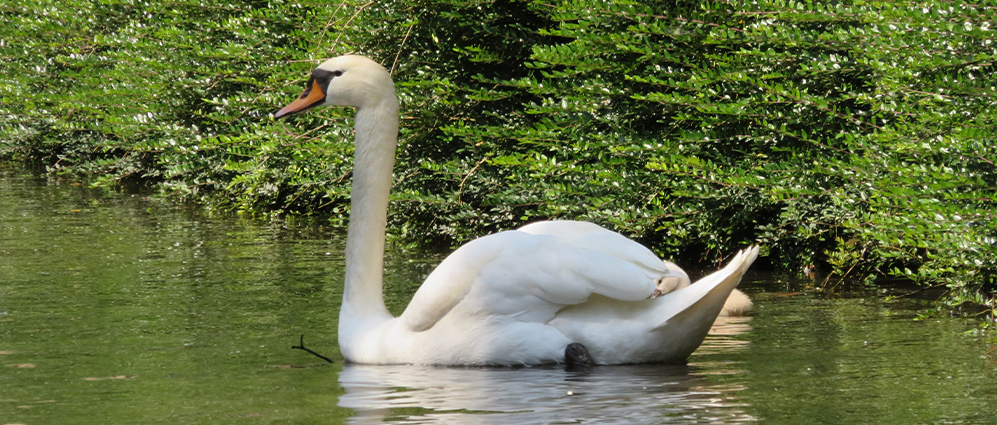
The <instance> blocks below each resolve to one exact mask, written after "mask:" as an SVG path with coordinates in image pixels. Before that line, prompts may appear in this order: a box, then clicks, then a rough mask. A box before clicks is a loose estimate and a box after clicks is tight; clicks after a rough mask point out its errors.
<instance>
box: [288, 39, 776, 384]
mask: <svg viewBox="0 0 997 425" xmlns="http://www.w3.org/2000/svg"><path fill="white" fill-rule="evenodd" d="M326 105H339V106H352V107H355V108H357V114H356V122H355V127H356V157H355V163H354V171H353V188H352V192H351V202H352V203H351V210H350V226H349V231H348V233H347V238H346V278H345V289H344V293H343V306H342V310H341V311H340V314H339V346H340V349H341V351H342V354H343V357H345V358H346V360H347V361H350V362H356V363H371V364H405V363H410V364H433V365H532V364H540V363H554V362H563V361H565V360H566V357H565V353H566V351H570V350H566V348H567V347H568V346H569V345H572V346H573V347H575V348H578V347H579V346H578V345H577V343H580V344H582V345H583V346H584V347H583V348H582V351H583V352H584V351H585V348H587V354H590V355H591V358H593V359H594V362H595V363H598V364H621V363H642V362H677V361H682V360H684V359H685V358H686V357H688V356H689V354H691V353H692V352H693V351H694V350H695V349H696V348H697V347H698V346H699V344H700V343H701V342H702V341H703V339H704V338H705V336H706V334H707V331H709V329H710V326H711V325H712V324H713V321H714V320H715V319H716V317H717V315H718V314H719V312H720V309H721V307H722V306H723V304H724V301H725V300H726V299H727V296H728V295H729V294H730V293H731V291H732V290H733V289H734V287H735V286H737V283H738V282H739V281H740V279H741V275H742V274H743V273H744V271H745V270H747V268H748V266H749V265H750V264H751V262H752V261H754V259H755V257H756V256H757V253H758V248H757V247H752V248H749V249H747V250H744V251H742V252H740V253H739V254H737V256H736V257H735V258H734V259H733V260H732V261H731V262H730V264H728V265H727V267H725V268H724V269H723V270H720V271H718V272H716V273H714V274H712V275H710V276H707V277H706V278H704V279H702V280H700V281H698V282H696V283H695V284H692V285H690V286H687V287H685V288H682V289H678V290H675V291H673V292H670V293H668V294H665V295H663V296H661V297H658V298H655V299H648V298H649V296H650V295H651V293H652V292H653V291H654V289H655V281H656V280H657V279H660V278H662V277H667V276H670V275H673V274H674V272H672V271H670V270H669V268H668V267H667V266H666V264H665V263H663V262H662V261H661V260H659V259H658V258H657V257H655V255H654V254H653V253H651V251H649V250H648V249H647V248H645V247H643V246H641V245H640V244H637V243H635V242H633V241H630V240H629V239H627V238H625V237H623V236H622V235H619V234H617V233H614V232H611V231H609V230H606V229H603V228H602V227H599V226H597V225H595V224H591V223H584V222H576V221H548V222H540V223H533V224H530V225H527V226H525V227H522V228H520V229H519V230H514V231H506V232H501V233H497V234H494V235H490V236H486V237H483V238H480V239H477V240H474V241H471V242H470V243H468V244H466V245H464V246H462V247H461V248H459V249H457V251H455V252H454V253H453V254H451V255H450V256H449V257H447V258H446V259H445V260H444V261H443V262H442V263H441V264H440V265H439V267H438V268H437V269H436V270H435V271H433V272H432V273H431V274H430V275H429V277H428V278H426V281H425V282H424V283H423V284H422V287H420V288H419V290H418V291H417V292H416V294H415V296H414V297H413V298H412V301H411V303H410V304H409V305H408V307H407V308H406V309H405V311H404V313H402V315H401V316H400V317H398V318H394V317H392V316H391V314H389V313H388V311H387V309H386V308H385V306H384V299H383V295H382V287H381V286H382V281H381V279H382V267H383V259H384V231H385V225H386V220H387V208H388V195H389V192H390V190H391V172H392V167H393V164H394V157H395V148H396V143H397V135H398V100H397V97H396V96H395V91H394V85H393V84H392V82H391V77H390V75H389V74H388V72H387V71H386V70H385V69H384V68H383V67H381V66H380V65H378V64H377V63H375V62H373V61H371V60H369V59H366V58H363V57H360V56H341V57H337V58H334V59H331V60H329V61H327V62H325V63H323V64H322V65H320V66H319V67H318V68H316V69H315V70H314V71H312V75H311V78H309V80H308V83H307V87H306V89H305V92H304V93H303V94H302V95H301V96H300V97H299V98H298V99H297V100H295V101H294V102H292V103H291V104H290V105H288V106H286V107H284V108H283V109H281V110H280V111H278V112H277V113H276V114H275V117H277V118H279V117H283V116H286V115H288V114H291V113H295V112H300V111H304V110H307V109H310V108H312V107H316V106H326ZM576 351H577V350H576ZM572 358H573V357H572V356H569V358H568V359H567V360H571V359H572Z"/></svg>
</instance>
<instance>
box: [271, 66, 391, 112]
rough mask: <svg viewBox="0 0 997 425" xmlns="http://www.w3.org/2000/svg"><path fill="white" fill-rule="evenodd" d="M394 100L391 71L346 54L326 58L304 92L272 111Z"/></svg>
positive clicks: (365, 105) (363, 105) (371, 104)
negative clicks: (281, 107) (288, 103)
mask: <svg viewBox="0 0 997 425" xmlns="http://www.w3.org/2000/svg"><path fill="white" fill-rule="evenodd" d="M384 101H391V102H395V103H397V98H395V87H394V84H392V83H391V75H389V74H388V71H387V70H385V69H384V67H383V66H381V65H380V64H378V63H377V62H374V61H372V60H370V59H367V58H365V57H363V56H354V55H346V56H340V57H337V58H332V59H329V60H327V61H326V62H325V63H323V64H321V65H319V66H318V68H315V70H314V71H312V75H311V77H310V78H308V84H307V85H306V87H305V92H304V93H302V94H301V96H299V97H298V98H297V99H296V100H295V101H294V102H291V104H290V105H287V106H285V107H284V108H283V109H281V110H280V111H277V113H276V114H274V117H275V118H281V117H284V116H287V115H291V114H293V113H296V112H301V111H306V110H309V109H311V108H314V107H316V106H352V107H354V108H357V109H363V108H368V107H376V106H378V105H380V104H381V103H382V102H384Z"/></svg>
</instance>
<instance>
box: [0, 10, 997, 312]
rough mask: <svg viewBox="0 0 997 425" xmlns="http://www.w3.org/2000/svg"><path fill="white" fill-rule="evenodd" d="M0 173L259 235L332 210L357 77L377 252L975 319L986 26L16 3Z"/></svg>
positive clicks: (989, 169)
mask: <svg viewBox="0 0 997 425" xmlns="http://www.w3.org/2000/svg"><path fill="white" fill-rule="evenodd" d="M0 10H2V13H3V15H2V17H3V18H2V19H3V27H2V29H0V31H2V32H0V55H2V56H3V58H4V60H3V62H2V63H0V66H2V67H3V69H2V71H3V72H2V74H3V76H2V77H0V103H2V105H3V106H0V108H2V109H0V125H2V130H0V131H2V137H0V156H2V157H5V158H7V159H12V160H21V161H35V162H38V163H40V164H43V165H45V166H47V167H48V169H49V170H50V172H53V173H60V174H78V175H86V176H93V177H95V178H96V180H95V184H98V185H112V184H115V183H117V182H120V181H122V180H124V179H136V180H138V181H142V182H147V183H148V184H150V185H152V186H154V187H156V188H157V189H158V190H159V191H160V193H162V194H164V195H165V196H168V197H174V198H176V199H177V200H179V201H196V202H200V203H204V204H206V205H208V206H211V207H217V208H225V209H234V210H240V211H244V212H249V213H254V214H263V213H276V214H285V213H293V214H310V213H322V214H329V215H330V216H331V217H332V218H333V220H335V221H341V220H343V219H344V218H345V216H346V213H347V210H348V203H347V200H348V191H349V170H350V156H351V154H352V145H351V139H352V136H351V128H350V127H351V123H350V121H351V120H350V118H349V116H350V112H349V111H345V110H337V109H327V110H323V111H316V113H312V114H306V115H301V116H296V117H295V118H292V120H291V121H286V122H285V121H273V120H272V119H270V118H269V117H268V116H269V114H270V113H272V112H273V111H274V110H275V109H276V108H278V107H279V106H282V105H283V104H284V103H286V102H287V101H288V100H289V99H291V98H293V96H295V95H296V94H297V93H298V92H299V91H300V90H301V86H302V82H303V80H304V77H305V76H306V75H307V71H308V70H309V69H310V68H311V67H313V66H314V65H315V64H316V63H317V62H319V61H320V60H322V59H324V58H327V57H331V56H335V55H338V54H342V53H347V52H359V53H362V54H365V55H368V56H370V57H372V58H375V59H377V60H379V61H381V63H383V64H385V65H386V66H387V67H389V68H391V69H392V71H393V73H394V75H395V80H396V86H397V88H398V90H399V96H400V99H401V100H402V105H403V106H402V109H403V111H402V113H403V119H402V126H403V128H402V129H401V144H400V149H399V160H398V163H397V165H396V170H395V176H396V186H395V193H394V195H393V200H394V202H393V205H392V215H391V220H392V225H393V229H394V232H396V233H399V234H404V235H407V237H409V238H412V239H413V240H420V241H429V242H436V243H439V242H443V243H451V244H456V243H460V242H462V241H465V240H467V239H469V238H472V237H475V236H478V235H481V234H484V233H487V232H490V231H494V230H498V229H506V228H513V227H516V226H519V225H521V224H523V223H524V222H527V221H531V220H536V219H545V218H565V219H569V218H570V219H585V220H592V221H596V222H599V223H601V224H603V225H606V226H608V227H611V228H615V229H617V230H620V231H622V232H624V233H626V234H628V235H631V236H633V237H635V238H637V239H638V240H640V241H641V242H643V243H645V244H647V245H649V246H652V247H653V248H654V249H655V250H657V251H658V252H659V253H661V254H663V255H666V256H669V257H673V258H677V259H678V260H680V261H681V262H683V263H684V264H686V265H690V266H696V265H699V266H701V267H702V266H706V265H712V264H713V263H715V262H716V261H718V260H720V259H721V258H722V256H723V255H726V254H728V253H729V252H731V251H732V249H733V248H734V247H736V246H739V245H745V244H748V243H753V242H761V243H763V244H764V246H765V247H766V248H767V258H768V259H769V260H770V261H771V263H772V265H773V266H774V267H776V268H778V269H782V270H793V269H798V268H799V267H801V266H803V265H806V264H810V263H818V264H821V265H822V268H824V269H826V270H829V271H831V272H833V273H834V275H835V276H836V278H841V277H850V278H860V279H865V280H871V279H873V278H875V277H879V276H886V275H892V276H902V277H906V278H910V279H913V280H915V281H917V282H920V283H922V284H925V285H940V284H944V285H947V286H949V288H951V289H952V291H951V297H950V301H951V302H953V303H958V302H962V301H965V300H972V301H974V302H977V303H980V304H985V305H989V306H991V308H993V307H994V306H995V302H994V298H993V293H994V292H995V291H997V281H995V270H997V230H995V229H997V214H995V212H994V203H995V198H997V196H995V195H997V190H995V188H997V167H995V165H994V160H995V158H997V148H995V143H994V134H997V132H995V128H994V127H995V113H997V112H994V108H993V107H992V106H993V104H994V103H995V99H997V97H995V90H997V89H995V86H997V77H995V72H994V71H995V69H994V62H993V61H994V57H995V53H997V52H995V48H997V47H995V43H994V41H995V40H997V38H995V37H994V30H995V29H997V25H995V13H997V7H995V4H993V2H983V3H963V2H958V1H942V0H932V1H929V2H909V1H908V2H891V3H876V2H872V3H869V2H863V1H855V2H844V3H833V4H831V3H829V4H819V3H813V2H797V1H781V0H778V1H777V0H764V1H750V2H749V1H740V0H729V1H652V2H632V1H626V0H572V1H554V2H550V1H543V2H541V1H527V0H522V1H478V0H422V1H415V0H389V1H383V2H377V3H374V2H370V3H367V2H352V3H348V2H347V3H299V2H295V1H280V0H276V1H269V2H242V3H239V4H231V3H224V2H212V1H202V0H198V1H193V0H178V1H175V2H172V3H170V4H168V5H166V4H162V3H153V2H145V1H142V0H111V1H95V0H61V1H53V0H46V1H34V0H33V1H30V2H29V1H24V0H12V1H9V2H7V3H5V4H4V5H2V6H0Z"/></svg>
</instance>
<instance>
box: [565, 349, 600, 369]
mask: <svg viewBox="0 0 997 425" xmlns="http://www.w3.org/2000/svg"><path fill="white" fill-rule="evenodd" d="M564 364H565V365H566V366H567V369H568V370H572V369H574V370H578V369H587V368H590V367H592V366H595V360H592V356H591V355H590V354H589V350H588V348H585V346H584V345H582V344H579V343H577V342H572V343H571V344H568V346H567V347H565V348H564Z"/></svg>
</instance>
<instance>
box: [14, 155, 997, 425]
mask: <svg viewBox="0 0 997 425" xmlns="http://www.w3.org/2000/svg"><path fill="white" fill-rule="evenodd" d="M344 237H345V236H344V233H343V232H341V231H340V230H339V229H330V228H327V227H323V226H320V225H316V224H314V223H308V222H300V221H299V222H290V223H265V222H258V221H240V220H237V219H233V218H212V217H206V216H204V213H203V212H200V211H197V210H189V209H181V208H177V209H171V208H167V207H163V206H161V205H159V206H157V205H156V204H152V203H150V202H148V201H147V200H145V199H144V198H142V197H141V196H133V195H120V194H102V193H99V192H94V191H90V190H87V189H85V188H83V187H81V186H74V185H70V184H66V183H63V182H58V181H54V180H45V179H43V178H41V179H40V178H37V177H32V176H25V175H21V174H18V173H14V172H9V171H8V172H5V173H4V174H2V175H0V424H7V423H20V424H52V423H74V424H91V423H93V424H109V423H114V424H118V423H143V424H155V423H169V424H184V423H357V424H367V423H382V422H386V421H390V422H393V423H403V424H407V423H428V424H444V423H445V424H461V423H468V424H479V423H485V424H488V423H495V424H512V423H700V422H742V421H766V422H777V423H856V422H857V423H925V422H952V423H993V421H994V419H993V418H997V362H995V354H994V353H991V354H989V355H988V354H986V353H987V351H988V350H989V347H987V346H986V344H984V343H983V342H981V341H979V340H977V339H974V338H970V337H967V336H964V335H963V333H964V332H965V331H967V330H971V329H973V326H974V321H973V320H972V319H963V318H948V317H942V318H934V319H930V320H925V321H914V320H913V318H915V317H916V316H917V315H918V314H919V313H921V312H923V311H926V310H927V309H930V308H931V307H932V304H931V302H930V301H926V300H918V299H902V300H900V301H895V302H889V303H887V302H884V301H882V300H881V297H880V296H878V295H876V294H871V293H863V292H846V293H842V294H836V295H821V294H815V293H813V292H812V291H803V292H799V291H801V290H803V289H804V287H805V285H806V282H802V281H788V282H787V281H780V280H777V279H773V278H771V277H767V276H763V275H757V274H756V275H751V276H748V277H747V278H746V279H745V281H744V282H742V284H741V288H742V289H744V290H745V291H746V292H748V293H749V294H750V295H751V296H752V297H753V298H754V299H755V301H756V309H755V310H754V313H753V315H752V316H751V317H748V318H737V319H732V320H729V321H727V322H723V323H718V324H717V326H715V327H714V329H713V332H712V334H711V336H710V337H709V339H708V340H707V341H706V343H705V344H704V345H703V347H702V348H701V349H700V350H699V351H697V352H696V353H695V354H693V356H692V357H691V358H690V359H689V364H688V365H684V366H674V365H672V366H665V365H641V366H624V367H600V368H594V369H592V370H590V371H588V372H566V371H564V370H563V369H561V368H557V367H537V368H518V369H509V368H435V367H415V366H391V367H371V366H358V365H343V362H342V358H341V357H340V355H339V352H338V348H337V347H336V343H335V341H336V333H335V329H336V316H337V314H338V311H339V302H340V297H341V296H342V267H343V258H342V246H343V242H344ZM439 260H440V257H439V256H438V255H432V254H427V253H423V252H417V251H406V250H403V249H401V248H399V247H389V253H388V259H387V263H386V272H387V274H386V289H385V296H386V298H387V300H388V303H389V307H390V309H391V310H392V311H393V312H395V313H396V314H397V313H399V312H400V311H401V310H402V309H404V306H405V304H406V303H407V301H408V299H409V297H410V296H411V294H412V293H413V292H414V290H415V287H416V284H414V283H413V282H419V281H420V280H421V279H422V277H423V276H425V275H426V274H428V272H429V271H430V270H432V267H433V265H434V264H435V263H436V262H438V261H439ZM302 334H304V335H305V345H306V346H307V347H309V348H311V349H314V350H315V351H318V352H320V353H323V354H325V355H326V356H329V357H332V358H333V359H334V360H336V362H335V363H334V364H331V365H330V364H327V363H325V362H323V361H322V360H320V359H318V358H316V357H313V356H311V355H309V354H307V353H305V352H303V351H300V350H292V349H290V347H291V345H293V344H297V343H298V341H299V337H300V336H301V335H302Z"/></svg>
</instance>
